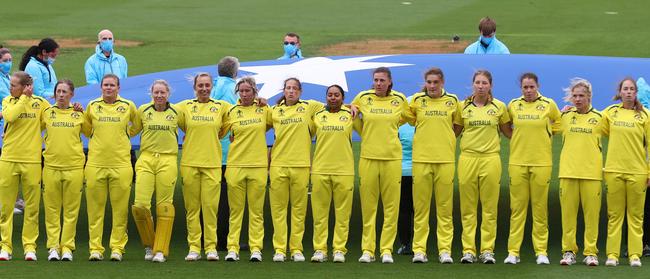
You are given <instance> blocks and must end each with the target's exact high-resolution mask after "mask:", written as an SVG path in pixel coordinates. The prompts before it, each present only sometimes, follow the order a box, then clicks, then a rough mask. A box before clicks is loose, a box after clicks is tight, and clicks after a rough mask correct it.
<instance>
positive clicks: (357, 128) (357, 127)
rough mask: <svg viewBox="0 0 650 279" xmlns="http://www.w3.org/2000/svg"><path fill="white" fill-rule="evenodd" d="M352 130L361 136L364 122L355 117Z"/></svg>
mask: <svg viewBox="0 0 650 279" xmlns="http://www.w3.org/2000/svg"><path fill="white" fill-rule="evenodd" d="M352 129H354V130H355V131H356V132H357V134H359V135H361V131H362V130H363V120H361V117H355V118H354V119H353V120H352Z"/></svg>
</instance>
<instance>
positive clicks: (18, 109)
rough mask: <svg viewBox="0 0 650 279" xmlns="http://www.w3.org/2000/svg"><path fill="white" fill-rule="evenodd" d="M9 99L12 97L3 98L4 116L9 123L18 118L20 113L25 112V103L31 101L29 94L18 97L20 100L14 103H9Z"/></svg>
mask: <svg viewBox="0 0 650 279" xmlns="http://www.w3.org/2000/svg"><path fill="white" fill-rule="evenodd" d="M9 99H11V97H6V98H4V99H3V100H2V117H4V119H5V122H7V123H10V122H14V121H16V120H18V117H19V116H20V114H21V113H23V112H25V104H26V103H27V102H28V101H29V97H27V95H21V96H20V98H18V102H16V104H14V105H9Z"/></svg>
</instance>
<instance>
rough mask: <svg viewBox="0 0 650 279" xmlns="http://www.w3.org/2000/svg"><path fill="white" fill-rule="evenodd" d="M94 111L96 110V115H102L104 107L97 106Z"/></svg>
mask: <svg viewBox="0 0 650 279" xmlns="http://www.w3.org/2000/svg"><path fill="white" fill-rule="evenodd" d="M96 110H97V113H102V112H103V111H104V107H102V106H101V105H97V109H96Z"/></svg>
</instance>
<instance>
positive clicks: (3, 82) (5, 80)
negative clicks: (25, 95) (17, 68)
mask: <svg viewBox="0 0 650 279" xmlns="http://www.w3.org/2000/svg"><path fill="white" fill-rule="evenodd" d="M7 96H9V75H8V74H4V73H2V72H0V111H2V100H4V98H5V97H7ZM3 125H4V118H2V119H0V129H2V130H4V126H3ZM0 134H2V133H0Z"/></svg>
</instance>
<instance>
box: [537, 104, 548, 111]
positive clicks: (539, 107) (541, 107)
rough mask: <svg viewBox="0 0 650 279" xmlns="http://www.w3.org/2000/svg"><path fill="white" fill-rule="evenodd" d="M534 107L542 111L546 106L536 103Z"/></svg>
mask: <svg viewBox="0 0 650 279" xmlns="http://www.w3.org/2000/svg"><path fill="white" fill-rule="evenodd" d="M535 108H536V109H537V110H542V111H543V110H545V109H546V107H545V106H544V105H537V106H536V107H535Z"/></svg>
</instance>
